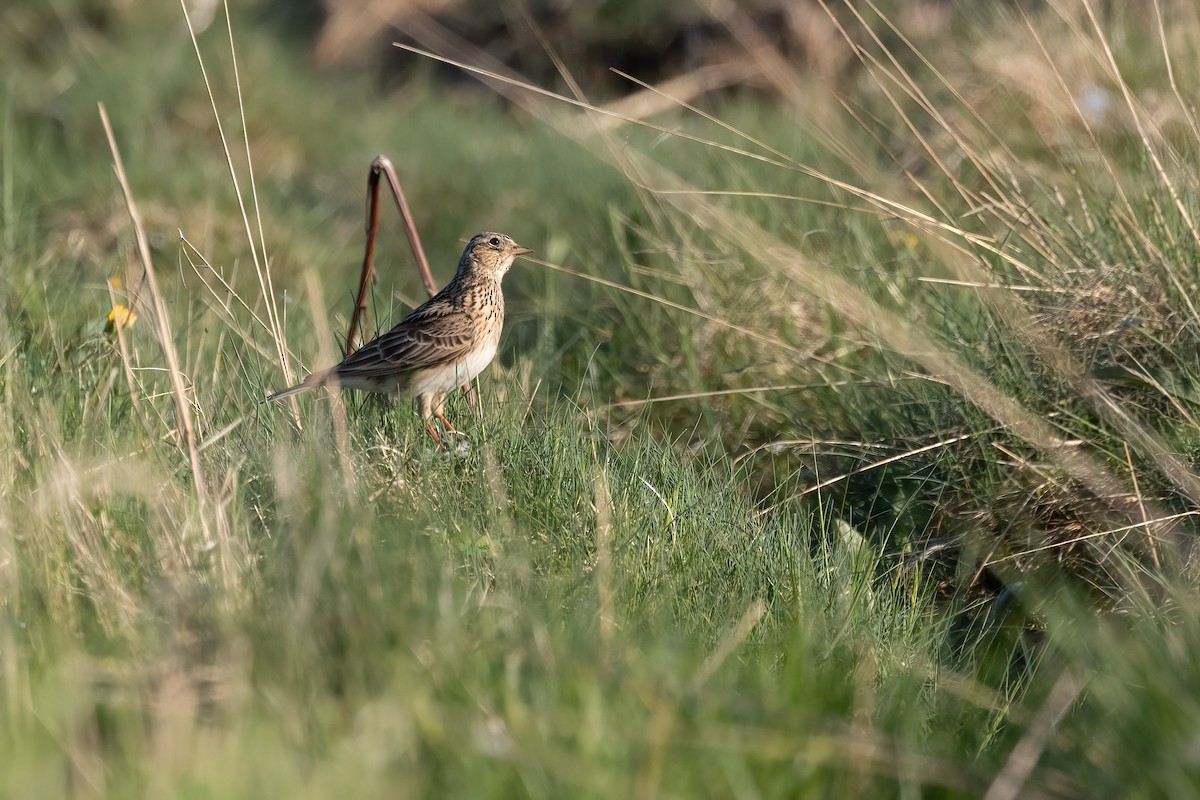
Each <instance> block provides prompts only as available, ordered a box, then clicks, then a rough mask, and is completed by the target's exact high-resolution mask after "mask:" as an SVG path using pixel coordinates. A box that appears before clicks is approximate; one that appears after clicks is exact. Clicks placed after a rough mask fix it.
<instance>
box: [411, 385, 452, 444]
mask: <svg viewBox="0 0 1200 800" xmlns="http://www.w3.org/2000/svg"><path fill="white" fill-rule="evenodd" d="M441 413H442V409H441V405H440V404H439V405H437V406H435V405H434V403H433V395H429V394H422V395H418V396H417V414H418V415H419V416H420V417H421V422H424V423H425V430H427V431H429V435H430V436H432V437H433V440H434V441H435V442H437V443H438V446H439V447H441V448H443V449H445V447H446V445H444V444H443V443H442V437H440V436H438V432H437V429H436V428H434V427H433V418H434V416H435V415H436V416H439V417H440V416H441ZM451 430H453V428H451Z"/></svg>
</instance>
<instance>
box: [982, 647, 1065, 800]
mask: <svg viewBox="0 0 1200 800" xmlns="http://www.w3.org/2000/svg"><path fill="white" fill-rule="evenodd" d="M1086 685H1087V682H1086V681H1083V680H1080V679H1078V678H1076V677H1075V675H1074V674H1073V673H1072V672H1070V671H1069V670H1064V671H1063V672H1062V674H1061V675H1059V676H1058V680H1056V681H1055V682H1054V686H1053V687H1052V688H1051V689H1050V695H1049V697H1047V698H1046V702H1045V703H1044V704H1043V705H1042V707H1041V708H1040V709H1038V711H1037V714H1035V715H1034V718H1033V722H1031V723H1030V725H1029V727H1028V728H1027V729H1026V731H1025V734H1024V735H1023V736H1022V737H1021V738H1020V740H1019V741H1018V742H1017V744H1016V746H1015V747H1013V749H1012V751H1011V752H1010V753H1009V756H1008V761H1006V762H1005V764H1004V767H1003V768H1002V769H1001V770H1000V772H999V773H997V774H996V777H995V779H994V780H993V781H992V785H991V786H989V787H988V790H987V794H985V795H984V796H983V799H984V800H1017V798H1018V797H1021V796H1023V795H1024V793H1025V791H1026V788H1027V787H1026V784H1027V783H1028V782H1029V777H1030V776H1031V775H1032V774H1033V770H1034V767H1036V766H1037V762H1038V759H1040V758H1041V756H1042V753H1043V752H1044V751H1045V749H1046V746H1047V745H1048V744H1049V743H1050V737H1051V736H1053V735H1054V729H1055V728H1056V727H1057V726H1058V723H1059V721H1060V720H1061V719H1062V718H1063V716H1064V715H1065V714H1066V713H1067V711H1069V710H1070V708H1071V706H1072V705H1074V704H1075V700H1076V699H1077V698H1078V697H1079V695H1080V693H1081V692H1082V691H1083V689H1084V686H1086Z"/></svg>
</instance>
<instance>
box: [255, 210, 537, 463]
mask: <svg viewBox="0 0 1200 800" xmlns="http://www.w3.org/2000/svg"><path fill="white" fill-rule="evenodd" d="M532 252H533V251H532V250H530V249H529V248H528V247H521V246H520V245H518V244H517V243H516V242H514V241H513V240H512V239H510V238H509V237H507V236H505V235H504V234H502V233H481V234H479V235H478V236H476V237H475V238H473V239H472V240H471V242H470V243H469V244H468V245H467V249H466V250H464V251H463V254H462V258H460V259H459V261H458V271H457V272H455V273H454V279H453V280H452V281H450V283H448V284H446V285H445V286H444V287H443V288H442V290H441V291H440V292H438V293H437V294H436V295H434V296H433V297H431V298H430V299H429V300H427V301H426V302H424V303H423V304H421V305H420V306H418V307H417V308H416V309H415V310H413V312H412V313H411V314H409V315H408V316H407V317H405V318H404V319H402V320H401V321H400V323H399V324H397V325H396V327H394V328H392V329H391V330H390V331H388V332H387V333H385V334H382V335H380V336H377V337H375V338H374V339H372V340H371V341H370V342H367V343H366V344H365V345H363V346H362V347H361V348H360V349H358V350H355V351H354V352H353V353H351V354H350V355H348V356H346V358H345V360H343V361H342V363H340V364H338V365H337V366H335V367H330V368H329V369H326V370H321V371H320V372H314V373H313V374H311V375H309V376H308V377H307V378H305V379H304V381H303V382H301V383H299V384H297V385H296V386H293V387H291V388H290V389H284V390H283V391H281V392H276V393H275V394H273V395H271V396H270V397H268V398H267V399H268V400H278V399H280V398H282V397H287V396H289V395H293V394H297V393H299V392H305V391H308V390H309V389H316V388H317V387H318V386H327V385H335V386H348V387H350V388H352V389H362V390H364V391H368V392H387V393H395V392H404V393H406V394H412V395H416V398H417V413H418V414H420V416H421V421H422V422H424V423H425V429H426V430H427V431H429V435H430V436H432V437H433V438H434V440H435V441H437V442H439V443H440V442H441V438H440V437H439V436H438V434H437V430H436V429H435V428H434V427H433V419H434V418H436V419H438V420H440V421H441V422H442V424H444V425H445V426H446V428H447V430H449V431H450V432H452V433H453V432H454V426H453V425H451V424H450V421H449V420H448V419H446V417H445V415H444V414H443V413H442V405H443V404H444V403H445V401H446V395H448V394H449V393H450V392H452V391H454V390H455V389H457V388H459V387H461V386H467V385H468V384H470V382H471V381H472V380H473V379H474V378H475V376H476V375H478V374H479V373H481V372H483V370H484V368H485V367H487V365H488V364H490V363H491V361H492V358H494V357H495V355H496V347H497V346H498V345H499V344H500V330H501V328H503V327H504V295H503V294H502V293H501V291H500V281H501V279H502V278H503V277H504V273H506V272H508V268H509V267H511V266H512V263H513V260H514V259H515V258H516V257H517V256H519V255H524V254H525V253H532Z"/></svg>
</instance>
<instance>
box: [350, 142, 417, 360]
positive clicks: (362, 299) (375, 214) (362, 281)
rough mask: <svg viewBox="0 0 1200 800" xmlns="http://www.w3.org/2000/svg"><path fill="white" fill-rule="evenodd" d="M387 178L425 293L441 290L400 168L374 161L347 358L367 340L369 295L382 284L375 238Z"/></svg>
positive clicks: (382, 160)
mask: <svg viewBox="0 0 1200 800" xmlns="http://www.w3.org/2000/svg"><path fill="white" fill-rule="evenodd" d="M381 174H382V175H386V176H387V180H388V186H389V187H390V188H391V190H392V197H393V198H394V199H395V200H396V208H397V209H398V210H399V211H400V216H401V217H402V218H403V219H404V232H405V233H406V234H407V235H408V243H409V245H410V246H411V247H412V252H413V258H414V259H416V262H417V271H418V272H419V273H420V275H421V281H422V282H423V283H424V284H425V290H426V291H427V292H428V293H429V296H430V297H433V296H434V295H435V294H437V286H436V285H435V284H434V282H433V274H432V273H431V272H430V271H429V260H428V259H427V258H425V250H424V248H422V247H421V237H420V235H419V234H418V233H417V226H416V223H415V222H414V220H413V216H412V211H411V209H409V207H408V200H407V199H406V198H405V196H404V189H403V188H401V186H400V178H399V177H397V175H396V168H395V167H393V166H392V162H391V160H389V159H388V157H387V156H382V155H380V156H375V158H374V160H373V161H371V172H370V174H369V175H368V176H367V246H366V252H365V253H364V254H363V265H362V273H361V275H360V276H359V279H358V296H357V300H356V302H355V305H354V313H353V314H352V315H351V317H350V329H349V330H348V331H347V332H346V354H347V355H349V354H350V353H353V352H354V351H355V350H356V349H357V339H358V338H359V337H362V338H365V337H366V325H367V321H366V320H367V291H368V289H369V287H370V286H371V284H372V283H374V282H376V281H378V277H377V276H376V275H375V238H376V236H377V235H378V233H379V176H380V175H381Z"/></svg>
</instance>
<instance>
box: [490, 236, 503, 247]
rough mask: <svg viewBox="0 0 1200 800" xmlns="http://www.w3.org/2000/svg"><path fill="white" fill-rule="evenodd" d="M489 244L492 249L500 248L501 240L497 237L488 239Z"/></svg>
mask: <svg viewBox="0 0 1200 800" xmlns="http://www.w3.org/2000/svg"><path fill="white" fill-rule="evenodd" d="M488 244H490V245H491V246H492V247H499V246H500V240H499V239H498V238H496V237H495V236H493V237H492V238H490V239H488Z"/></svg>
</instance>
